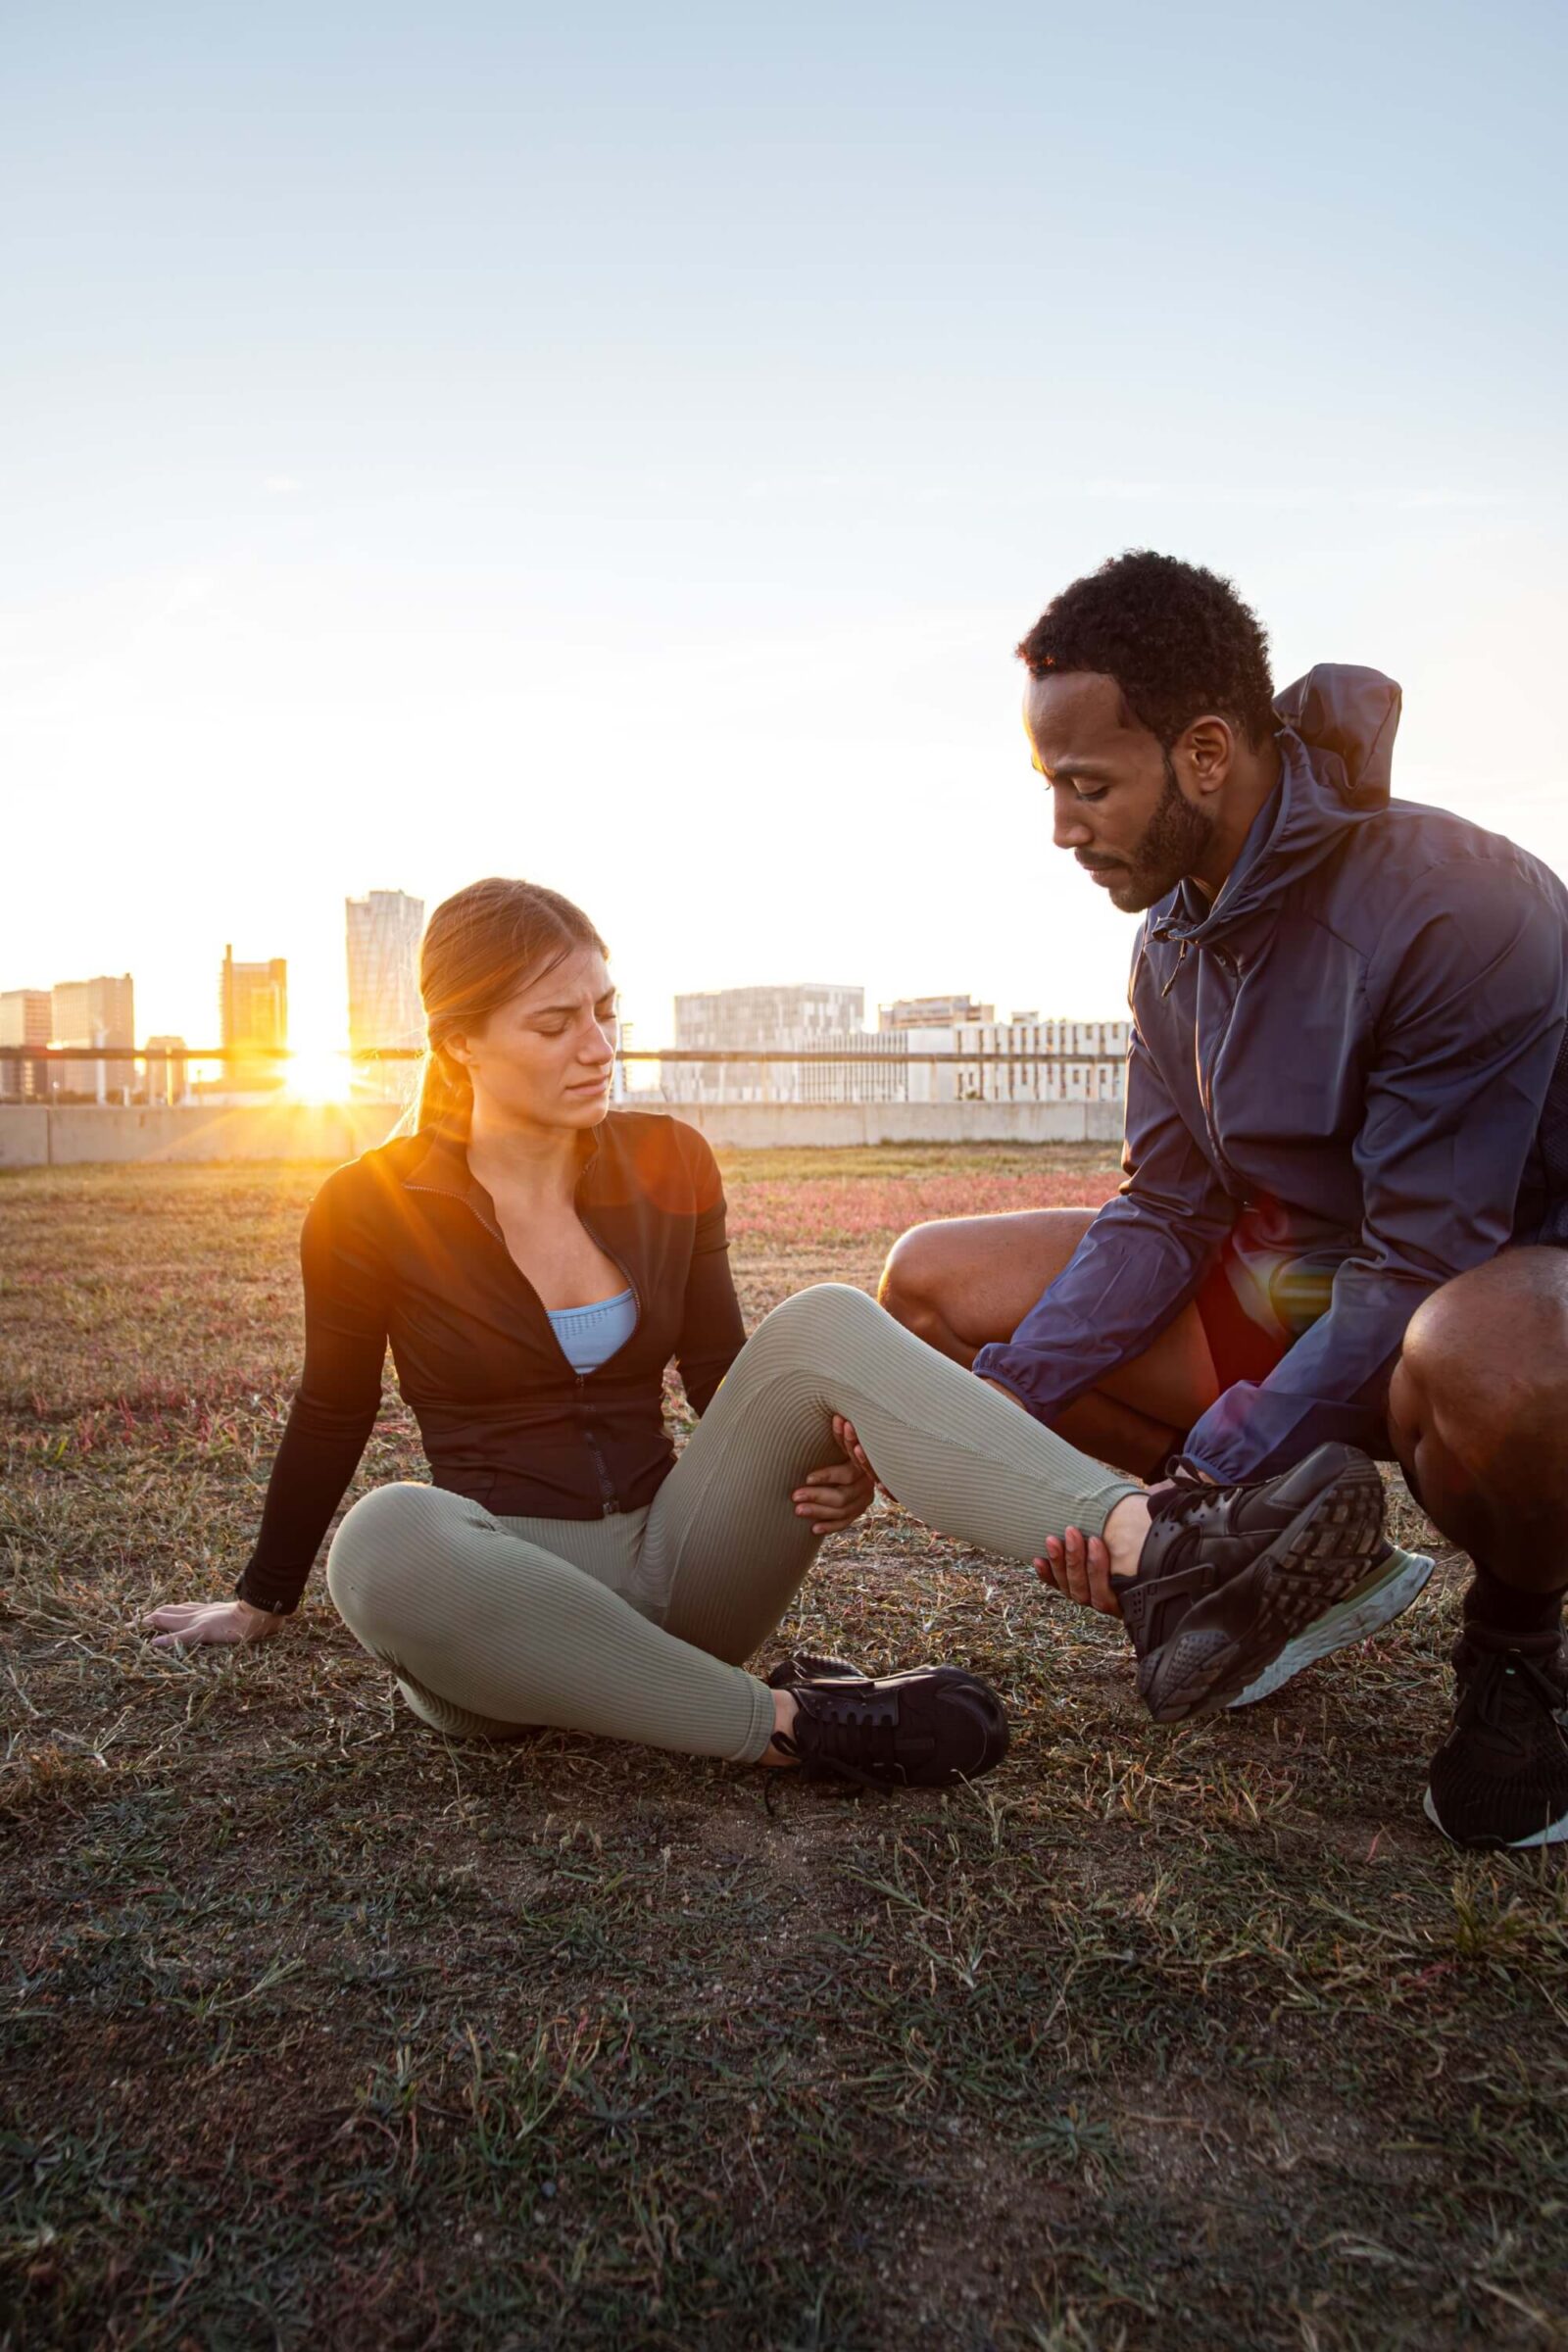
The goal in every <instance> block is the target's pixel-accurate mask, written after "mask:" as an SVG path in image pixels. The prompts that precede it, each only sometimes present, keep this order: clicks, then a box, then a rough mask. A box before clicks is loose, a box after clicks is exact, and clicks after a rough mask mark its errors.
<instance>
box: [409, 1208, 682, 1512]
mask: <svg viewBox="0 0 1568 2352" xmlns="http://www.w3.org/2000/svg"><path fill="white" fill-rule="evenodd" d="M586 1174H587V1170H586V1169H584V1170H583V1176H585V1175H586ZM583 1176H579V1177H578V1179H577V1182H576V1185H575V1187H574V1188H573V1191H572V1206H573V1208H574V1209H576V1213H577V1222H578V1224H579V1225H581V1227H582V1229H583V1231H584V1233H586V1234H587V1236H588V1238H589V1240H590V1241H591V1242H592V1243H593V1244H594V1246H595V1248H596V1249H599V1250H604V1253H605V1255H606V1257H608V1258H609V1260H610V1262H611V1264H612V1265H613V1267H614V1268H615V1271H616V1272H617V1273H618V1274H619V1275H620V1276H621V1277H622V1279H623V1280H624V1282H625V1285H626V1288H627V1289H628V1290H629V1291H630V1293H631V1296H632V1304H633V1306H634V1307H635V1308H636V1310H637V1315H638V1319H639V1320H641V1317H642V1311H643V1302H642V1298H641V1294H640V1293H639V1291H638V1289H637V1285H636V1283H635V1282H634V1281H633V1280H632V1277H631V1274H630V1272H629V1271H628V1269H627V1268H626V1267H625V1266H624V1265H623V1264H622V1262H621V1260H620V1259H619V1258H618V1257H617V1256H616V1255H615V1252H614V1250H611V1249H609V1248H607V1247H606V1245H605V1243H604V1242H602V1241H601V1240H600V1238H599V1236H598V1234H597V1233H595V1231H594V1229H593V1227H592V1226H591V1225H590V1224H589V1222H588V1220H587V1218H586V1217H585V1216H584V1215H583V1213H582V1210H581V1208H580V1207H579V1206H578V1202H577V1195H578V1194H579V1193H580V1192H581V1191H582V1184H583ZM404 1189H405V1191H407V1192H411V1193H430V1194H433V1195H434V1196H435V1198H436V1199H438V1200H442V1201H451V1200H458V1199H461V1198H462V1196H461V1194H453V1193H448V1192H445V1191H443V1190H442V1188H441V1186H440V1185H437V1184H406V1185H405V1187H404ZM463 1205H464V1206H465V1208H466V1209H467V1210H468V1212H469V1214H470V1215H471V1216H472V1217H473V1218H474V1219H475V1220H476V1221H477V1223H478V1225H479V1227H480V1229H481V1231H483V1232H485V1233H488V1234H489V1235H490V1238H491V1240H492V1241H495V1242H499V1243H500V1245H501V1247H502V1249H503V1250H506V1255H507V1263H508V1265H509V1266H511V1267H512V1269H513V1271H514V1273H515V1274H516V1275H517V1276H519V1278H520V1279H521V1280H522V1281H523V1282H527V1281H528V1277H527V1276H526V1274H524V1273H523V1271H522V1268H521V1267H520V1266H519V1265H518V1264H517V1261H516V1259H515V1257H514V1256H513V1254H512V1251H511V1250H507V1244H506V1237H505V1235H503V1234H501V1233H499V1232H497V1231H496V1230H495V1228H494V1227H493V1226H490V1225H487V1224H486V1223H485V1221H484V1219H483V1217H481V1216H480V1215H479V1211H478V1210H477V1209H476V1208H475V1207H474V1205H473V1202H472V1201H464V1203H463ZM528 1288H529V1289H530V1290H533V1285H532V1283H528ZM534 1296H535V1297H536V1298H537V1297H538V1293H537V1292H535V1293H534ZM545 1323H546V1326H547V1328H548V1330H549V1333H550V1338H551V1341H552V1344H553V1345H554V1347H555V1350H556V1353H557V1354H558V1355H559V1356H560V1358H561V1360H562V1362H563V1363H564V1365H565V1367H566V1369H567V1371H568V1372H569V1373H570V1374H571V1377H572V1381H573V1383H574V1386H575V1391H576V1398H577V1416H578V1421H579V1424H580V1426H581V1429H582V1440H583V1446H584V1447H585V1449H586V1451H587V1454H588V1458H589V1460H590V1461H591V1462H592V1464H593V1469H594V1476H595V1477H596V1478H597V1479H598V1481H599V1495H600V1511H599V1515H600V1517H601V1518H602V1519H615V1518H618V1517H619V1516H620V1499H619V1497H618V1495H616V1493H615V1482H614V1480H613V1478H612V1477H611V1475H610V1464H609V1463H608V1462H607V1461H606V1459H605V1452H604V1447H603V1446H601V1445H600V1443H599V1440H598V1437H597V1436H596V1435H595V1433H594V1431H593V1429H592V1428H591V1427H590V1425H589V1419H588V1416H589V1412H590V1410H591V1407H590V1405H589V1402H588V1382H589V1379H590V1378H591V1377H592V1375H591V1374H589V1373H586V1372H579V1371H578V1370H577V1367H576V1365H575V1364H574V1363H573V1362H572V1360H571V1358H570V1356H569V1355H568V1354H567V1353H566V1350H565V1349H564V1348H563V1346H562V1345H561V1339H560V1335H559V1334H558V1332H557V1330H556V1327H555V1325H554V1324H553V1323H552V1322H551V1321H550V1316H549V1313H548V1311H547V1310H546V1311H545ZM630 1346H631V1341H630V1340H629V1339H627V1340H623V1341H622V1342H621V1347H620V1348H616V1350H615V1355H618V1354H619V1353H620V1351H621V1348H629V1347H630ZM614 1360H615V1357H614V1356H607V1357H606V1359H605V1361H606V1363H613V1362H614ZM604 1368H605V1366H604V1364H601V1365H600V1366H599V1367H598V1369H599V1370H600V1371H601V1372H602V1371H603V1370H604Z"/></svg>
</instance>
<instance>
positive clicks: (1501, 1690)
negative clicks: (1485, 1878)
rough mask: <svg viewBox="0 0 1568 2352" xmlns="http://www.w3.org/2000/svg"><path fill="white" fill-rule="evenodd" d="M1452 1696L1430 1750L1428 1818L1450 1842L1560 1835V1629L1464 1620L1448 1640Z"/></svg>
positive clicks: (1544, 1841)
mask: <svg viewBox="0 0 1568 2352" xmlns="http://www.w3.org/2000/svg"><path fill="white" fill-rule="evenodd" d="M1453 1665H1454V1672H1455V1675H1456V1677H1457V1680H1458V1685H1459V1702H1458V1705H1457V1706H1456V1707H1455V1708H1454V1711H1453V1729H1452V1730H1451V1731H1450V1732H1449V1734H1448V1737H1447V1738H1446V1740H1445V1741H1444V1742H1443V1745H1442V1746H1441V1747H1440V1748H1439V1750H1438V1752H1437V1754H1436V1755H1435V1756H1434V1757H1433V1759H1432V1771H1431V1779H1430V1781H1429V1783H1428V1786H1427V1792H1426V1797H1425V1800H1424V1802H1425V1806H1426V1815H1427V1819H1428V1820H1429V1821H1430V1822H1432V1823H1434V1824H1435V1825H1436V1827H1437V1828H1438V1829H1440V1830H1441V1831H1442V1832H1443V1835H1444V1836H1445V1838H1449V1839H1451V1841H1452V1842H1453V1844H1455V1845H1475V1846H1494V1847H1495V1846H1525V1845H1561V1844H1562V1843H1564V1841H1568V1738H1565V1737H1564V1732H1563V1711H1564V1709H1565V1708H1568V1651H1565V1650H1564V1648H1563V1646H1562V1642H1561V1637H1560V1636H1559V1635H1557V1634H1555V1633H1552V1634H1544V1635H1542V1636H1541V1637H1540V1638H1539V1640H1532V1639H1525V1640H1523V1641H1521V1639H1520V1638H1519V1636H1518V1635H1517V1634H1515V1635H1512V1636H1508V1637H1504V1636H1502V1635H1491V1634H1489V1633H1488V1631H1487V1629H1486V1628H1485V1627H1482V1626H1476V1625H1470V1626H1467V1627H1466V1628H1465V1630H1464V1633H1463V1634H1462V1635H1461V1636H1460V1638H1459V1641H1458V1642H1456V1644H1455V1645H1454V1649H1453Z"/></svg>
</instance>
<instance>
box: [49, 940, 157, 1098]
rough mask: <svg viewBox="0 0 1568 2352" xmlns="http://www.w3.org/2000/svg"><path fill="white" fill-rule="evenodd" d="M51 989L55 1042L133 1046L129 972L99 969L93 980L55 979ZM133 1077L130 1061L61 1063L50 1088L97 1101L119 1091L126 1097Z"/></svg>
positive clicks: (133, 1013)
mask: <svg viewBox="0 0 1568 2352" xmlns="http://www.w3.org/2000/svg"><path fill="white" fill-rule="evenodd" d="M49 993H50V999H51V1010H50V1021H51V1027H52V1030H53V1041H52V1042H53V1043H54V1044H55V1045H57V1046H134V1045H135V1043H136V993H135V989H134V986H133V984H132V982H131V977H130V974H129V973H128V972H122V973H120V974H119V975H118V976H116V975H115V974H114V973H112V972H101V973H100V974H99V975H98V977H97V978H96V979H95V980H57V981H56V983H55V985H54V987H53V988H52V989H51V991H50V992H49ZM135 1077H136V1065H135V1063H134V1062H131V1061H110V1060H107V1059H106V1060H103V1061H62V1062H57V1063H56V1064H55V1070H54V1091H55V1093H56V1094H61V1095H93V1096H95V1097H96V1098H97V1100H98V1101H99V1102H100V1103H102V1102H105V1101H107V1099H108V1097H109V1096H110V1095H112V1094H117V1095H118V1094H122V1093H123V1094H124V1095H125V1098H126V1100H127V1101H128V1099H129V1095H128V1090H129V1089H130V1087H131V1086H133V1085H134V1083H135Z"/></svg>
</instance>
